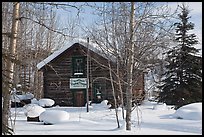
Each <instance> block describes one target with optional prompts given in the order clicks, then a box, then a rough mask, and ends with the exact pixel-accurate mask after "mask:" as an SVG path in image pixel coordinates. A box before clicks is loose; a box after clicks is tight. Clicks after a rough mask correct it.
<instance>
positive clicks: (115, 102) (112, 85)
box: [108, 60, 120, 128]
mask: <svg viewBox="0 0 204 137" xmlns="http://www.w3.org/2000/svg"><path fill="white" fill-rule="evenodd" d="M108 66H109V75H110V79H111V87H112V91H113V99H114V105H115V115H116V121H117V125H118V128H120V123H119V119H118V109H117V101H116V97H115V96H116V93H115V88H114V84H113V76H112V72H111V71H112V68H111V64H110V60H109V61H108Z"/></svg>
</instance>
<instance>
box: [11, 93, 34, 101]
mask: <svg viewBox="0 0 204 137" xmlns="http://www.w3.org/2000/svg"><path fill="white" fill-rule="evenodd" d="M33 97H34V95H33V94H32V93H30V92H28V93H26V94H23V95H16V94H12V95H11V101H12V102H21V100H27V99H32V98H33Z"/></svg>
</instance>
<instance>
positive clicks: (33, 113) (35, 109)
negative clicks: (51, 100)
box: [23, 104, 45, 117]
mask: <svg viewBox="0 0 204 137" xmlns="http://www.w3.org/2000/svg"><path fill="white" fill-rule="evenodd" d="M23 108H24V114H25V116H26V117H38V116H40V114H41V113H42V112H44V111H45V109H44V108H43V107H41V106H38V105H36V104H27V105H25V106H23Z"/></svg>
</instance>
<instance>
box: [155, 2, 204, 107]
mask: <svg viewBox="0 0 204 137" xmlns="http://www.w3.org/2000/svg"><path fill="white" fill-rule="evenodd" d="M180 8H181V13H180V14H178V17H179V20H180V22H179V23H175V27H176V29H175V30H176V34H175V42H176V43H177V45H176V46H175V47H174V48H173V49H172V50H170V51H168V52H167V57H166V61H167V62H168V63H167V65H166V69H167V71H166V72H165V74H164V76H165V77H164V79H163V80H162V81H161V85H160V86H158V88H159V89H160V90H161V92H160V93H159V96H158V102H165V103H166V104H171V105H175V107H176V109H177V108H179V107H181V106H183V105H186V104H189V103H194V102H202V57H199V56H196V54H197V53H198V52H199V49H196V48H195V47H193V46H194V45H196V44H198V40H197V39H196V35H195V34H189V33H188V32H189V30H192V29H194V24H193V23H191V22H189V18H190V17H189V10H188V9H187V7H186V6H185V5H182V6H181V7H180Z"/></svg>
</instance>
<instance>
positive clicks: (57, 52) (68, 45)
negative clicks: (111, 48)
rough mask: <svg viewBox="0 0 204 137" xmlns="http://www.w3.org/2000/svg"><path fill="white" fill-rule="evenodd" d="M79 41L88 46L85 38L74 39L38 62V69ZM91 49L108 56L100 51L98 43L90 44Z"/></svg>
mask: <svg viewBox="0 0 204 137" xmlns="http://www.w3.org/2000/svg"><path fill="white" fill-rule="evenodd" d="M76 43H79V44H80V45H82V46H84V47H86V46H87V42H85V40H78V41H72V42H70V43H69V44H67V45H65V46H63V47H62V48H60V49H59V50H56V51H55V52H53V53H52V54H51V55H50V56H48V57H47V58H45V59H44V60H42V61H41V62H40V63H38V64H37V68H38V70H40V69H41V68H42V67H44V66H45V65H46V64H48V63H49V62H50V61H52V60H53V59H55V58H56V57H58V56H59V55H60V54H62V53H63V52H64V51H65V50H67V49H68V48H70V47H71V46H73V45H74V44H76ZM89 49H90V50H92V51H93V52H95V53H98V54H99V55H101V56H102V57H104V58H106V59H107V57H106V56H105V55H104V54H102V53H101V52H100V49H98V48H97V45H94V44H89Z"/></svg>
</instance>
